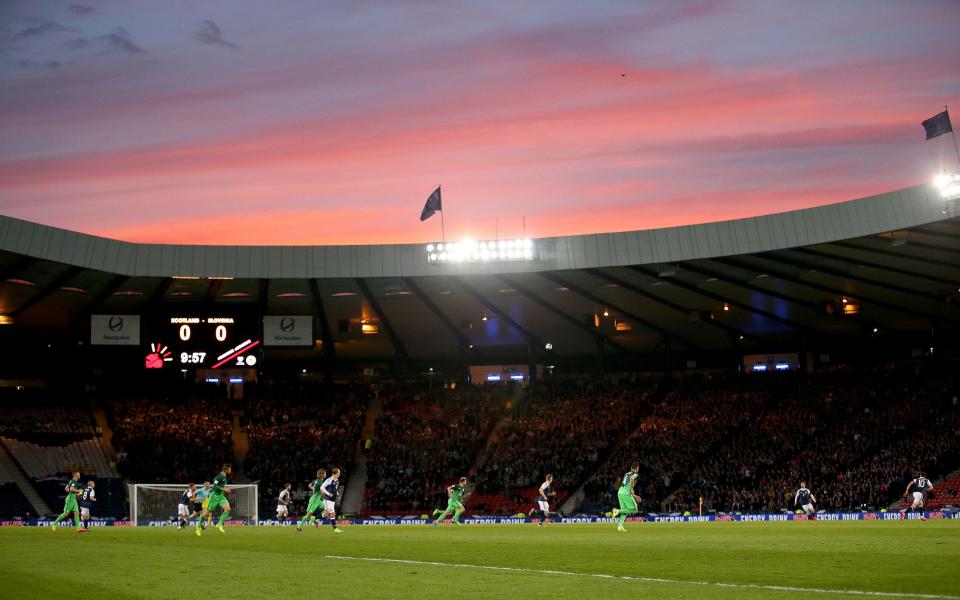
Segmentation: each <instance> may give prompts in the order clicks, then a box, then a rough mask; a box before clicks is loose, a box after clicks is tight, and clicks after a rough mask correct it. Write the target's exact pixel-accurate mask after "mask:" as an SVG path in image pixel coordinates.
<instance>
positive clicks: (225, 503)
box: [195, 463, 233, 536]
mask: <svg viewBox="0 0 960 600" xmlns="http://www.w3.org/2000/svg"><path fill="white" fill-rule="evenodd" d="M231 472H233V466H232V465H231V464H229V463H227V464H225V465H223V468H222V469H221V470H220V472H219V473H217V476H216V477H214V478H213V486H212V490H211V491H210V497H209V498H207V505H206V507H204V509H203V512H202V513H200V518H199V519H197V528H196V530H195V531H196V533H197V535H198V536H199V535H200V530H201V529H202V528H203V519H204V517H211V516H212V515H213V512H214V511H215V510H217V508H218V507H219V508H222V509H223V512H221V513H220V520H219V521H217V529H219V530H220V532H221V533H226V531H224V529H223V522H224V521H226V520H227V517H229V516H230V501H229V500H227V494H229V493H230V492H232V491H233V490H231V489H230V488H228V487H227V476H229V475H230V473H231Z"/></svg>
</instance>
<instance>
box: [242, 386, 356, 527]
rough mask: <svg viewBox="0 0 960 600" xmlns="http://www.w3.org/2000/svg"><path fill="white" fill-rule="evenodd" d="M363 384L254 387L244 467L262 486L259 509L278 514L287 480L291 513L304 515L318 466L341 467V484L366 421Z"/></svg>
mask: <svg viewBox="0 0 960 600" xmlns="http://www.w3.org/2000/svg"><path fill="white" fill-rule="evenodd" d="M368 393H369V392H368V390H367V389H366V388H365V387H363V386H336V387H333V388H325V387H323V386H319V385H297V384H291V385H282V384H272V385H260V386H257V387H256V388H255V389H254V388H252V387H251V389H249V394H248V395H249V396H250V398H249V399H248V402H247V405H246V410H245V421H246V431H247V436H248V438H249V444H250V445H249V450H248V451H247V456H246V459H245V461H244V472H245V473H246V475H247V477H248V478H250V479H251V480H254V481H257V482H258V483H259V485H260V514H261V515H263V516H264V517H265V518H266V517H270V516H271V515H274V514H275V509H276V506H277V503H276V498H277V495H278V494H279V491H280V489H281V488H282V486H283V485H284V484H285V483H292V484H293V489H294V493H293V498H294V505H293V506H291V507H290V515H291V516H293V515H297V514H300V513H301V512H302V511H303V510H305V508H306V500H307V499H308V498H309V495H310V493H309V491H307V487H306V486H307V484H308V483H309V482H311V481H312V480H313V479H314V477H315V476H316V470H317V469H318V468H321V467H322V468H324V469H326V470H327V472H328V473H329V471H330V470H331V469H332V468H333V467H339V468H340V469H341V486H343V487H345V486H346V485H347V482H348V481H349V477H350V463H351V461H352V460H353V456H354V453H355V450H356V447H357V443H358V440H359V437H360V428H361V426H362V425H363V410H364V406H365V403H366V400H367V396H368Z"/></svg>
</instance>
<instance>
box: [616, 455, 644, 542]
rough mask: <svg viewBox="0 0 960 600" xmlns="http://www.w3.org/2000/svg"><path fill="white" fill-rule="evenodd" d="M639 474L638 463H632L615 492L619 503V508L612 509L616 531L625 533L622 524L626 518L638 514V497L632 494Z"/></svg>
mask: <svg viewBox="0 0 960 600" xmlns="http://www.w3.org/2000/svg"><path fill="white" fill-rule="evenodd" d="M639 472H640V463H633V465H632V466H631V467H630V470H629V471H627V472H626V473H625V474H624V476H623V479H621V480H620V489H618V490H617V500H619V501H620V508H614V509H613V518H614V519H617V516H618V515H619V519H618V520H617V531H626V529H624V527H623V524H624V522H625V521H626V520H627V517H629V516H632V515H635V514H637V513H638V512H639V510H637V503H638V502H640V496H638V495H637V494H636V493H635V492H634V488H635V487H636V485H637V473H639Z"/></svg>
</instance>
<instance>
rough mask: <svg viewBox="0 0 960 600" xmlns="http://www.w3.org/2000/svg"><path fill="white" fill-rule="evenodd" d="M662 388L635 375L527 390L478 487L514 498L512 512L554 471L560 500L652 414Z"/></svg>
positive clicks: (527, 502)
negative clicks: (653, 398) (654, 395)
mask: <svg viewBox="0 0 960 600" xmlns="http://www.w3.org/2000/svg"><path fill="white" fill-rule="evenodd" d="M654 389H655V385H654V384H652V383H650V382H648V381H635V380H633V379H630V378H611V379H603V380H575V381H553V382H549V381H548V382H544V383H541V384H537V385H534V386H531V387H529V388H527V390H526V392H525V394H524V396H523V399H522V401H521V402H520V403H519V404H518V405H517V406H516V408H515V410H514V411H512V414H511V419H510V422H509V423H508V424H507V425H506V426H505V427H504V428H503V429H502V430H500V431H499V432H498V436H497V440H496V442H495V444H494V445H493V447H492V448H491V449H490V452H489V453H488V456H487V460H486V462H485V464H484V465H483V467H482V468H481V469H480V471H479V473H478V474H477V492H478V493H479V494H481V495H483V496H489V495H496V496H501V497H503V496H506V497H507V499H508V500H509V502H507V503H506V504H505V505H504V506H503V509H504V510H506V511H508V512H516V511H518V510H526V509H529V508H530V505H531V504H532V502H531V499H532V497H533V494H534V492H535V490H536V489H537V488H538V487H539V486H540V484H541V483H542V482H543V479H544V476H545V475H546V474H547V473H551V474H553V475H554V486H553V487H554V488H555V490H556V491H557V493H558V496H557V498H556V503H557V504H559V503H562V501H563V499H564V498H565V497H566V496H567V495H568V494H569V493H571V492H572V491H574V490H575V489H577V488H578V487H579V486H580V484H581V483H582V482H583V481H584V480H585V479H586V478H587V476H588V475H590V474H591V473H593V472H594V471H595V470H596V468H597V466H598V464H599V463H600V462H602V461H603V460H604V459H605V458H607V454H608V453H609V451H610V449H611V448H613V447H615V446H617V445H618V443H620V442H621V441H622V439H623V438H624V437H625V436H626V435H627V434H628V433H629V432H630V431H632V430H633V429H634V428H635V427H636V425H637V423H638V421H639V419H640V417H641V416H642V415H644V414H646V413H648V412H649V410H650V404H649V400H650V397H651V394H652V392H653V390H654ZM471 508H473V509H478V510H481V511H482V509H483V507H479V506H474V507H471Z"/></svg>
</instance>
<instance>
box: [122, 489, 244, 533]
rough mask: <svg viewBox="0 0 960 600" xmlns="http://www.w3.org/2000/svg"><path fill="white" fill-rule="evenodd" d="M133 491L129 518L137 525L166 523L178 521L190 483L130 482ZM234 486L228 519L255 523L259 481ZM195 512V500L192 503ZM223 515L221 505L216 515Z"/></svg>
mask: <svg viewBox="0 0 960 600" xmlns="http://www.w3.org/2000/svg"><path fill="white" fill-rule="evenodd" d="M127 487H128V488H129V492H130V521H131V522H133V524H134V525H167V524H170V523H171V522H175V521H177V505H178V504H180V496H181V495H183V492H185V491H186V490H187V488H188V487H190V484H187V483H135V484H130V485H128V486H127ZM228 488H229V489H230V490H232V491H231V492H230V493H229V494H227V500H229V501H230V517H229V520H228V523H230V522H236V521H240V522H242V523H244V524H246V525H256V524H257V521H258V519H259V516H260V515H259V513H258V510H257V486H256V484H230V485H229V486H228ZM188 506H189V509H190V513H191V514H193V504H192V503H191V504H189V505H188ZM213 518H214V519H219V518H220V509H217V510H216V511H215V513H214V515H213Z"/></svg>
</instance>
